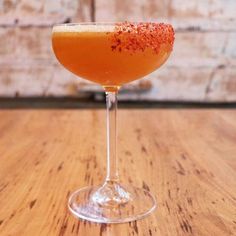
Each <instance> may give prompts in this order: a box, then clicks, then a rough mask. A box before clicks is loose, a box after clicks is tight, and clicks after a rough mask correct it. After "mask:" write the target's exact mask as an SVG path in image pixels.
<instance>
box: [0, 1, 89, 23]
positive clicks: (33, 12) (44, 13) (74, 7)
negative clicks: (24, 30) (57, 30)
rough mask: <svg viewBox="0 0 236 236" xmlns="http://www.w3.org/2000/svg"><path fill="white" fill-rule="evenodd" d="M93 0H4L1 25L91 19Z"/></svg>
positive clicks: (0, 9) (1, 8)
mask: <svg viewBox="0 0 236 236" xmlns="http://www.w3.org/2000/svg"><path fill="white" fill-rule="evenodd" d="M91 4H92V0H57V1H37V0H17V1H9V0H3V1H1V3H0V25H4V26H14V25H15V26H23V25H38V26H45V25H46V26H47V25H52V24H56V23H63V22H70V21H90V20H91V14H92V13H91Z"/></svg>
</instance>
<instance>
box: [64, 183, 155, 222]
mask: <svg viewBox="0 0 236 236" xmlns="http://www.w3.org/2000/svg"><path fill="white" fill-rule="evenodd" d="M68 206H69V209H70V211H71V212H72V213H73V215H74V216H76V217H78V218H81V219H84V220H89V221H93V222H97V223H124V222H130V221H134V220H138V219H141V218H143V217H145V216H147V215H148V214H150V213H151V212H152V211H153V210H154V209H155V208H156V201H155V199H154V197H153V196H152V195H151V194H150V193H149V192H148V191H146V190H144V189H141V188H135V187H132V186H131V187H130V186H129V187H124V186H122V185H120V184H118V183H115V182H113V183H112V182H110V183H109V182H107V183H105V184H104V185H103V186H99V187H85V188H82V189H79V190H77V191H76V192H74V193H73V194H72V195H71V196H70V199H69V202H68Z"/></svg>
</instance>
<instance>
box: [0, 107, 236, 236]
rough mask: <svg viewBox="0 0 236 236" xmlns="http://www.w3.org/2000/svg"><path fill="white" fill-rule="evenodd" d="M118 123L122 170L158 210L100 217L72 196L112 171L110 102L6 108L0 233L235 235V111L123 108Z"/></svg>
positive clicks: (0, 120) (0, 122)
mask: <svg viewBox="0 0 236 236" xmlns="http://www.w3.org/2000/svg"><path fill="white" fill-rule="evenodd" d="M118 125H119V128H120V129H119V139H118V140H119V153H118V154H119V161H120V174H121V178H122V180H123V182H128V183H130V184H133V185H136V186H139V187H143V188H146V189H150V191H152V193H153V194H154V195H155V196H156V198H157V201H158V209H157V210H156V211H155V212H154V213H153V214H151V215H150V216H149V217H148V218H145V219H143V220H140V221H137V222H132V223H128V224H119V225H106V224H102V225H99V224H93V223H89V222H86V221H80V220H76V219H75V218H74V217H73V216H71V215H70V213H69V212H68V210H67V206H66V204H67V199H68V196H69V194H70V193H71V192H72V191H74V190H76V189H77V188H80V187H83V186H86V185H97V184H99V183H100V182H101V181H102V180H103V178H104V176H105V112H104V110H4V111H0V154H1V156H0V206H1V208H0V235H1V236H32V235H34V236H38V235H40V236H41V235H42V236H44V235H47V236H50V235H52V236H63V235H64V236H65V235H82V236H84V235H86V236H90V235H91V236H96V235H98V236H106V235H107V236H108V235H112V236H120V235H122V236H123V235H130V236H132V235H142V236H143V235H145V236H148V235H151V236H152V235H153V236H158V235H161V236H173V235H180V236H182V235H197V236H208V235H215V236H223V235H224V236H229V235H234V233H235V232H236V215H235V212H236V184H235V179H236V157H235V153H236V146H235V142H236V111H234V110H161V109H160V110H120V111H119V123H118Z"/></svg>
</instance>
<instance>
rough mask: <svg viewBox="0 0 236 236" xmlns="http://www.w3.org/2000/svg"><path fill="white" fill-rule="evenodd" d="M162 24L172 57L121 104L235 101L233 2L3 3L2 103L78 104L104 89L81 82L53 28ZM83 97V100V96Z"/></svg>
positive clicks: (133, 86) (129, 88) (0, 16)
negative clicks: (45, 100) (168, 31)
mask: <svg viewBox="0 0 236 236" xmlns="http://www.w3.org/2000/svg"><path fill="white" fill-rule="evenodd" d="M94 20H95V21H123V20H131V21H165V22H170V23H172V24H173V25H174V27H175V29H176V42H175V47H174V52H173V54H172V56H171V58H170V59H169V61H168V62H167V63H166V64H165V65H164V66H163V67H162V68H161V69H159V70H158V71H157V72H155V73H153V74H151V75H149V76H148V77H146V78H144V79H142V80H139V81H137V82H135V83H132V84H131V85H129V86H127V87H126V88H125V91H124V92H123V93H122V94H121V95H120V99H121V100H122V99H123V100H143V101H200V102H202V101H204V102H205V101H207V102H209V101H213V102H230V101H236V1H235V0H191V1H189V0H162V1H160V0H149V1H145V0H122V1H121V0H113V1H108V0H0V97H32V96H34V97H35V96H36V97H50V96H53V97H62V96H67V97H68V96H69V97H79V96H86V95H84V94H83V93H82V92H83V91H85V92H90V91H91V92H96V91H98V92H99V91H101V89H100V87H98V86H97V85H95V84H91V83H89V82H87V81H85V80H82V79H76V77H75V76H73V75H72V74H71V73H70V72H67V71H66V70H65V69H64V68H63V67H62V66H60V65H59V64H58V62H57V61H56V59H55V58H54V55H53V53H52V50H51V28H52V25H53V24H55V23H62V22H81V21H94ZM82 94H83V95H82Z"/></svg>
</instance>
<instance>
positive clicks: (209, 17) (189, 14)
mask: <svg viewBox="0 0 236 236" xmlns="http://www.w3.org/2000/svg"><path fill="white" fill-rule="evenodd" d="M235 12H236V2H235V1H234V0H228V1H227V3H226V2H225V1H224V0H206V1H197V0H196V1H188V0H171V1H170V0H164V1H149V2H148V3H147V1H145V0H131V1H127V0H125V1H119V0H115V1H103V0H96V20H97V21H115V22H116V21H124V20H129V21H167V22H171V23H172V24H173V25H174V26H175V28H176V29H177V30H178V29H183V30H193V29H195V30H199V29H201V30H214V31H218V30H234V31H235V30H236V25H235V22H236V15H235Z"/></svg>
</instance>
